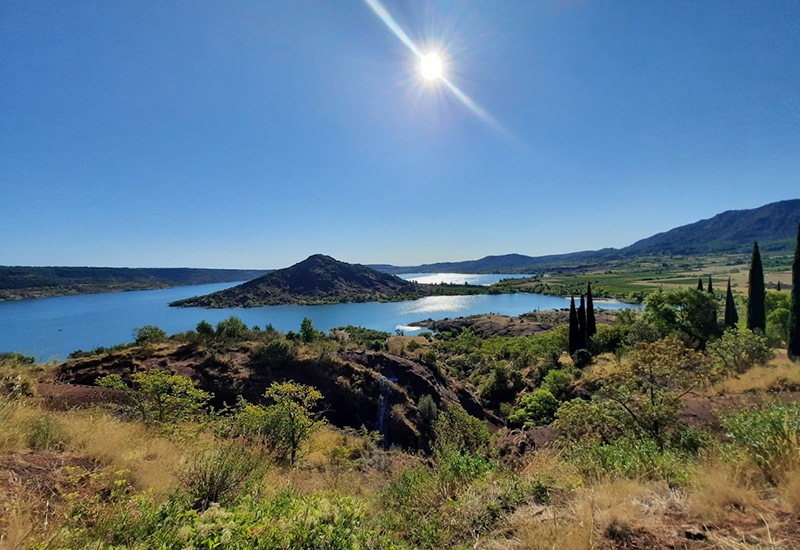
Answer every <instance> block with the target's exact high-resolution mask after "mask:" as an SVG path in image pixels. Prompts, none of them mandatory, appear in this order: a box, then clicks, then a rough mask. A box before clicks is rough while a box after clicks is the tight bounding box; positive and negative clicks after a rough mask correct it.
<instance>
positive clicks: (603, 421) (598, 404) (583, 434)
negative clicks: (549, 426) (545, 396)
mask: <svg viewBox="0 0 800 550" xmlns="http://www.w3.org/2000/svg"><path fill="white" fill-rule="evenodd" d="M625 414H627V413H626V412H625V411H624V410H623V409H622V408H621V407H618V406H617V405H616V403H613V402H611V401H608V400H603V399H592V400H591V401H584V400H583V399H573V400H572V401H568V402H566V403H562V404H561V406H560V407H559V408H558V411H556V414H555V422H554V423H553V427H554V428H555V429H557V430H558V431H559V432H560V433H561V437H563V438H564V439H566V440H568V441H570V442H572V443H575V442H581V441H583V442H600V443H610V442H612V441H614V440H615V439H618V438H619V437H622V435H623V434H624V433H625V426H626V424H627V423H628V419H627V418H626V417H625V416H623V415H625Z"/></svg>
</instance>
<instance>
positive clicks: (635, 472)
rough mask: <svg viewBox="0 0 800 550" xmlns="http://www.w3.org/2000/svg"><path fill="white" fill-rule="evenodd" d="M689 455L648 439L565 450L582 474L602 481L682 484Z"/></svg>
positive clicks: (623, 439) (632, 439)
mask: <svg viewBox="0 0 800 550" xmlns="http://www.w3.org/2000/svg"><path fill="white" fill-rule="evenodd" d="M691 459H692V457H691V455H690V454H688V453H685V452H681V451H678V450H675V449H663V450H662V449H661V448H660V446H659V443H658V442H656V441H654V440H652V439H648V438H627V437H625V438H621V439H617V440H615V441H613V442H611V443H607V444H603V443H600V442H597V441H595V442H590V443H581V444H576V445H574V446H572V447H571V448H570V450H569V460H570V461H571V462H572V463H573V464H574V465H575V466H576V467H577V468H578V469H579V470H580V471H581V472H582V473H583V474H584V475H587V476H590V477H596V478H603V477H607V476H611V477H624V478H631V479H653V480H664V481H668V482H670V483H685V482H686V481H687V480H688V477H689V472H688V468H689V465H690V463H691Z"/></svg>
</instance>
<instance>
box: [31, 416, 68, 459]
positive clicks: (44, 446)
mask: <svg viewBox="0 0 800 550" xmlns="http://www.w3.org/2000/svg"><path fill="white" fill-rule="evenodd" d="M27 432H28V433H27V443H28V447H30V448H31V449H33V450H34V451H63V450H64V447H65V446H66V444H67V443H68V442H69V437H68V436H67V433H66V431H65V430H64V426H63V425H62V424H61V422H59V421H58V420H57V419H56V418H55V417H54V416H53V415H51V414H48V413H42V414H39V415H37V416H35V417H34V418H33V419H31V420H30V422H29V423H28V426H27Z"/></svg>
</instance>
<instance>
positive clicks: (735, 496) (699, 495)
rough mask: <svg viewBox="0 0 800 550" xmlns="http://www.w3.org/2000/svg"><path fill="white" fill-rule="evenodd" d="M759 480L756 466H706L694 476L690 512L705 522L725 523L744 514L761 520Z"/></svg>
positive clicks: (718, 463) (713, 464)
mask: <svg viewBox="0 0 800 550" xmlns="http://www.w3.org/2000/svg"><path fill="white" fill-rule="evenodd" d="M759 477H760V476H759V474H758V473H757V468H755V466H754V465H752V466H749V467H748V465H738V466H734V465H732V464H729V463H725V462H716V461H714V462H711V463H708V464H705V465H703V467H702V468H700V469H699V470H698V471H697V472H696V473H695V475H694V476H693V480H694V485H695V487H694V490H693V491H692V492H691V494H690V496H689V499H688V509H689V512H690V513H691V514H692V515H693V516H695V517H697V518H699V519H700V520H701V521H703V522H704V523H709V522H710V523H722V522H726V521H728V520H731V519H734V518H735V517H737V516H741V515H742V514H745V515H751V516H753V515H754V516H755V517H758V515H760V514H761V513H762V512H763V509H762V508H763V507H762V506H761V496H760V494H759V490H758V489H759V487H763V479H761V480H759ZM759 481H761V483H759Z"/></svg>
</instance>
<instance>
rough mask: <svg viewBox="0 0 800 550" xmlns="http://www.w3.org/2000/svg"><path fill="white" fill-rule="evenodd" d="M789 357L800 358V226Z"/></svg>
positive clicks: (790, 316) (793, 268)
mask: <svg viewBox="0 0 800 550" xmlns="http://www.w3.org/2000/svg"><path fill="white" fill-rule="evenodd" d="M786 347H787V348H789V357H792V358H793V359H794V358H798V357H800V225H798V226H797V245H796V246H795V249H794V263H792V309H791V311H790V313H789V339H788V340H787V346H786Z"/></svg>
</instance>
